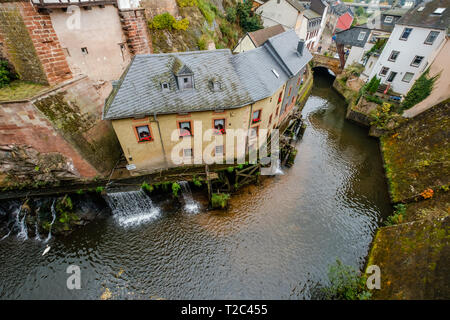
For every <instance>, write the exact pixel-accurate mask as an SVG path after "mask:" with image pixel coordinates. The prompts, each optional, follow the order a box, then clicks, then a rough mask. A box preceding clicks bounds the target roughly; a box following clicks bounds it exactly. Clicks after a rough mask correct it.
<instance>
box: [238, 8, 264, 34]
mask: <svg viewBox="0 0 450 320" xmlns="http://www.w3.org/2000/svg"><path fill="white" fill-rule="evenodd" d="M236 16H237V17H238V19H239V25H240V26H241V28H242V29H243V30H244V31H245V32H252V31H256V30H259V29H262V28H263V24H262V20H261V17H260V16H259V15H256V14H254V13H253V12H252V2H251V1H247V2H245V3H238V4H237V7H236Z"/></svg>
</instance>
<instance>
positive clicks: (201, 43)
mask: <svg viewBox="0 0 450 320" xmlns="http://www.w3.org/2000/svg"><path fill="white" fill-rule="evenodd" d="M197 46H198V49H199V50H206V49H207V48H206V38H205V37H203V36H202V37H200V38H199V39H198V40H197Z"/></svg>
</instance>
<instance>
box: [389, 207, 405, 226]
mask: <svg viewBox="0 0 450 320" xmlns="http://www.w3.org/2000/svg"><path fill="white" fill-rule="evenodd" d="M405 213H406V206H405V205H404V204H403V203H400V204H397V205H395V206H394V213H393V215H391V216H389V217H387V219H386V221H385V222H384V224H385V225H386V226H392V225H394V224H399V223H402V222H403V221H404V218H405Z"/></svg>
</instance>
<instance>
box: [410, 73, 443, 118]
mask: <svg viewBox="0 0 450 320" xmlns="http://www.w3.org/2000/svg"><path fill="white" fill-rule="evenodd" d="M429 71H430V69H427V70H426V71H425V72H424V73H422V75H421V76H420V77H419V78H418V79H417V80H416V82H414V84H413V86H412V87H411V89H410V90H409V92H408V94H407V95H406V97H405V100H404V101H403V103H402V104H401V106H402V108H403V109H404V110H405V109H409V108H411V107H412V106H414V105H416V104H418V103H419V102H420V101H422V100H424V99H425V98H426V97H428V96H429V95H430V94H431V91H432V90H433V85H434V82H435V81H436V80H437V78H439V76H440V74H437V75H435V76H434V77H431V78H428V72H429Z"/></svg>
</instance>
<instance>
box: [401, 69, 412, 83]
mask: <svg viewBox="0 0 450 320" xmlns="http://www.w3.org/2000/svg"><path fill="white" fill-rule="evenodd" d="M408 74H410V75H411V78H410V79H409V80H408V81H407V80H405V78H406V75H408ZM413 78H414V73H412V72H406V73H405V75H404V76H403V78H402V81H403V82H406V83H410V82H411V80H412V79H413Z"/></svg>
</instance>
